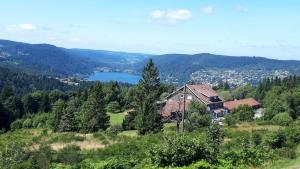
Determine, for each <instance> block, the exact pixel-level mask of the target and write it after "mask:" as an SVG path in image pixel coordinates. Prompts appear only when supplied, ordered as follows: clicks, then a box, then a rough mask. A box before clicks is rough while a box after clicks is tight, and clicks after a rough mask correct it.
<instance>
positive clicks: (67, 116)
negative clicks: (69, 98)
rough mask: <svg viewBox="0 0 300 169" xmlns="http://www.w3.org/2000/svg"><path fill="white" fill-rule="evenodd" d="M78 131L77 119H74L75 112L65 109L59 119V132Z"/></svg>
mask: <svg viewBox="0 0 300 169" xmlns="http://www.w3.org/2000/svg"><path fill="white" fill-rule="evenodd" d="M77 130H78V123H77V119H76V118H75V112H74V110H72V108H67V110H66V111H65V112H64V114H63V115H62V117H61V120H60V124H59V131H67V132H70V131H77Z"/></svg>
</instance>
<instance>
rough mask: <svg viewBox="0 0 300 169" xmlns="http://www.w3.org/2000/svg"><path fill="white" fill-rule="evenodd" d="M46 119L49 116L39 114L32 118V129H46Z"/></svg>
mask: <svg viewBox="0 0 300 169" xmlns="http://www.w3.org/2000/svg"><path fill="white" fill-rule="evenodd" d="M48 119H49V114H47V113H39V114H37V115H35V116H34V117H33V119H32V127H34V128H41V127H46V124H47V120H48Z"/></svg>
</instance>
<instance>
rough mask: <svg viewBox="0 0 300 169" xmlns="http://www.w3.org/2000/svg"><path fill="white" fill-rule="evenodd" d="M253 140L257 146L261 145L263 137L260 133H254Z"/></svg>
mask: <svg viewBox="0 0 300 169" xmlns="http://www.w3.org/2000/svg"><path fill="white" fill-rule="evenodd" d="M252 140H253V143H254V144H255V145H256V146H258V145H260V144H261V142H262V136H261V134H260V132H259V131H252Z"/></svg>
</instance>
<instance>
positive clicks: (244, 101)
mask: <svg viewBox="0 0 300 169" xmlns="http://www.w3.org/2000/svg"><path fill="white" fill-rule="evenodd" d="M241 105H248V106H250V107H255V106H260V103H259V102H258V101H256V100H255V99H253V98H247V99H241V100H234V101H228V102H224V107H225V108H227V109H228V110H233V109H235V108H237V107H239V106H241Z"/></svg>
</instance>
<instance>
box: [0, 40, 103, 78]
mask: <svg viewBox="0 0 300 169" xmlns="http://www.w3.org/2000/svg"><path fill="white" fill-rule="evenodd" d="M0 65H2V66H4V67H9V68H14V69H19V70H22V71H26V72H30V73H38V74H45V75H54V76H71V75H75V74H88V73H91V72H92V71H93V70H94V68H95V67H96V66H99V65H101V64H100V63H97V64H95V63H94V62H93V61H91V60H90V59H88V58H86V57H81V56H78V55H75V54H72V53H70V52H69V51H68V50H67V49H64V48H59V47H56V46H53V45H48V44H27V43H20V42H13V41H7V40H0ZM103 65H104V64H103Z"/></svg>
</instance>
